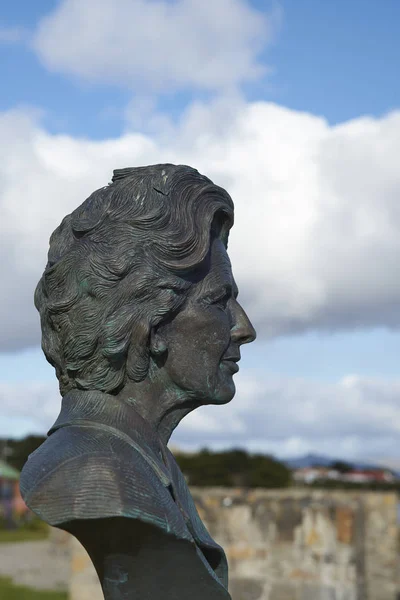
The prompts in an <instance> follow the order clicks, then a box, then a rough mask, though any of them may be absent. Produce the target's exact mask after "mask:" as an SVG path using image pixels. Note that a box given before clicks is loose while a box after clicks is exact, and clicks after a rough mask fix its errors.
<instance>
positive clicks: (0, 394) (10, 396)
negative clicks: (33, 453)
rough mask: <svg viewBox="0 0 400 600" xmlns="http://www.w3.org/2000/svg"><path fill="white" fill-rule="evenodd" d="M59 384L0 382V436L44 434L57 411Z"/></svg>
mask: <svg viewBox="0 0 400 600" xmlns="http://www.w3.org/2000/svg"><path fill="white" fill-rule="evenodd" d="M60 400H61V398H60V394H59V391H58V383H57V381H56V380H54V381H53V382H51V383H48V382H43V383H40V382H37V381H30V382H28V383H25V382H24V383H5V382H0V437H2V438H4V437H22V436H24V435H31V434H38V435H45V434H46V432H47V431H48V430H49V429H50V427H51V425H52V424H53V423H54V421H55V420H56V418H57V415H58V413H59V412H60Z"/></svg>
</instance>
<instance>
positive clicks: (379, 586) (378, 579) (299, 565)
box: [192, 489, 397, 600]
mask: <svg viewBox="0 0 400 600" xmlns="http://www.w3.org/2000/svg"><path fill="white" fill-rule="evenodd" d="M192 492H193V495H194V498H195V500H196V504H197V506H198V509H199V512H200V513H201V516H202V518H203V520H204V522H205V523H206V525H207V527H208V529H209V531H210V533H211V535H212V536H213V537H214V538H215V539H216V540H217V541H218V542H219V543H220V544H221V545H222V546H223V547H224V549H225V551H226V553H227V557H228V562H229V567H230V591H231V594H232V598H233V600H395V598H396V588H397V585H396V578H397V497H396V495H395V494H379V493H365V494H360V493H358V494H356V493H351V492H343V491H342V492H328V491H310V490H309V489H305V490H298V489H288V490H278V491H270V490H268V491H266V490H260V491H243V490H223V489H207V490H192Z"/></svg>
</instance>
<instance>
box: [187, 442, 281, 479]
mask: <svg viewBox="0 0 400 600" xmlns="http://www.w3.org/2000/svg"><path fill="white" fill-rule="evenodd" d="M176 460H177V462H178V464H179V466H180V468H181V470H182V472H183V474H184V475H185V476H186V478H187V480H188V482H189V484H190V485H193V486H223V487H251V488H255V487H263V488H280V487H287V486H288V485H290V482H291V473H290V470H289V469H288V468H287V467H286V466H285V465H284V464H282V463H280V462H279V461H277V460H275V459H274V458H272V457H270V456H265V455H263V454H248V453H247V452H246V451H245V450H227V451H225V452H212V451H210V450H201V451H200V452H198V453H196V454H176Z"/></svg>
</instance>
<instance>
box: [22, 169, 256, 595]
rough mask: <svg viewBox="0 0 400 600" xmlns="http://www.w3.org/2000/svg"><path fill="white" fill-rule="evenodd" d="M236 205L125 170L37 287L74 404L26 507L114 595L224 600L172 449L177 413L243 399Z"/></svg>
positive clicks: (218, 191) (146, 172)
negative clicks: (233, 236)
mask: <svg viewBox="0 0 400 600" xmlns="http://www.w3.org/2000/svg"><path fill="white" fill-rule="evenodd" d="M232 224H233V203H232V200H231V198H230V196H229V194H228V193H227V192H226V191H225V190H224V189H222V188H220V187H219V186H217V185H215V184H214V183H213V182H212V181H211V180H210V179H208V178H207V177H205V176H203V175H201V174H200V173H198V171H196V170H195V169H192V168H191V167H187V166H184V165H177V166H176V165H171V164H164V165H153V166H149V167H137V168H129V169H120V170H116V171H114V177H113V180H112V183H111V184H110V185H108V186H105V187H103V188H101V189H99V190H97V191H95V192H94V193H93V194H92V195H91V196H90V197H89V198H88V199H87V200H85V202H83V204H82V205H81V206H79V207H78V208H77V209H76V210H75V211H73V212H72V213H71V214H70V215H67V216H66V217H65V218H64V219H63V221H62V223H61V225H60V226H59V227H58V228H57V229H56V230H55V232H54V233H53V235H52V236H51V240H50V249H49V254H48V263H47V266H46V269H45V271H44V273H43V276H42V278H41V280H40V282H39V284H38V286H37V289H36V293H35V305H36V307H37V309H38V310H39V312H40V317H41V326H42V347H43V350H44V352H45V355H46V358H47V360H48V361H49V362H50V363H51V364H52V365H53V366H54V367H55V370H56V375H57V377H58V379H59V383H60V392H61V395H62V397H63V400H62V407H61V412H60V415H59V417H58V419H57V421H56V422H55V424H54V425H53V427H52V428H51V429H50V431H49V434H48V438H47V440H46V441H45V442H44V444H42V446H40V448H39V449H38V450H37V451H36V452H34V453H33V454H32V455H31V456H30V458H29V460H28V462H27V463H26V465H25V467H24V469H23V472H22V475H21V491H22V494H23V496H24V498H25V501H26V502H27V504H28V506H30V507H31V509H32V510H33V511H34V512H36V513H37V514H38V515H39V516H40V517H41V518H42V519H44V520H45V521H47V522H48V523H50V524H51V525H54V526H56V527H60V528H61V529H65V530H67V531H70V532H71V533H72V534H73V535H75V536H76V537H77V538H78V540H80V542H81V543H82V544H83V545H84V546H85V548H86V549H87V551H88V552H89V555H90V557H91V559H92V561H93V564H94V566H95V568H96V570H97V573H98V575H99V578H100V581H101V584H102V587H103V592H104V596H105V598H106V600H128V599H129V600H133V599H136V598H138V599H139V598H140V599H142V598H149V599H154V600H155V599H159V598H163V599H165V600H181V599H182V600H183V599H185V600H186V599H187V598H188V597H189V598H191V600H200V599H201V600H204V598H208V599H209V600H214V599H215V600H217V599H221V600H228V599H229V597H230V596H229V593H228V591H227V586H228V572H227V563H226V558H225V554H224V552H223V550H222V548H221V547H220V546H218V544H216V543H215V542H214V540H213V539H212V538H211V537H210V535H209V534H208V532H207V530H206V528H205V527H204V525H203V523H202V521H201V519H200V517H199V515H198V513H197V510H196V508H195V505H194V502H193V500H192V497H191V495H190V492H189V489H188V487H187V484H186V481H185V478H184V477H183V475H182V473H181V472H180V469H179V467H178V465H177V463H176V462H175V460H174V457H173V456H172V454H171V452H170V451H169V450H168V447H167V443H168V440H169V438H170V436H171V433H172V431H173V430H174V429H175V427H176V426H177V425H178V423H179V422H180V421H181V419H182V418H183V417H184V416H185V415H187V414H188V413H189V412H191V411H192V410H194V409H195V408H197V407H199V406H202V405H205V404H225V403H227V402H229V401H230V400H231V399H232V398H233V396H234V393H235V386H234V383H233V375H234V373H235V372H236V371H237V369H238V367H237V362H238V360H239V359H240V350H239V348H240V346H241V345H242V344H243V343H246V342H250V341H252V340H253V339H254V338H255V332H254V329H253V327H252V325H251V323H250V322H249V320H248V318H247V316H246V314H245V312H244V311H243V309H242V307H241V306H240V304H239V303H238V302H237V299H236V284H235V282H234V278H233V275H232V270H231V265H230V262H229V258H228V255H227V240H228V233H229V229H230V228H231V226H232Z"/></svg>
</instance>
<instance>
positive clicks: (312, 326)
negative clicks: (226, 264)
mask: <svg viewBox="0 0 400 600" xmlns="http://www.w3.org/2000/svg"><path fill="white" fill-rule="evenodd" d="M399 134H400V112H394V113H392V114H389V115H387V116H385V117H382V118H380V119H372V118H360V119H356V120H353V121H350V122H348V123H344V124H342V125H340V126H336V127H330V126H329V125H328V124H327V123H326V122H325V121H324V120H323V119H320V118H317V117H315V116H312V115H308V114H304V113H299V112H296V111H292V110H288V109H285V108H282V107H280V106H277V105H274V104H269V103H265V102H259V103H253V104H246V103H244V102H242V103H241V102H240V101H239V100H237V101H236V102H235V103H234V104H229V103H227V101H224V100H221V99H220V100H218V101H216V102H215V103H214V104H211V105H202V104H199V103H197V104H194V105H192V106H191V107H190V108H189V109H188V110H187V111H186V113H185V114H184V115H183V117H182V119H181V122H180V124H179V125H178V126H176V127H174V126H173V125H171V124H169V126H168V127H165V128H160V129H159V130H158V133H157V134H155V133H154V134H152V135H150V134H148V135H142V134H137V133H126V134H125V135H123V136H121V137H120V138H117V139H110V140H104V141H99V142H97V141H90V140H85V139H77V138H73V137H71V136H65V135H64V136H60V135H58V136H57V135H51V134H49V133H48V132H46V131H45V130H44V129H43V127H42V126H41V125H40V121H39V119H38V117H37V115H34V114H27V113H26V112H25V111H22V110H21V111H11V112H9V113H2V114H0V140H1V142H0V144H1V148H2V153H1V154H2V156H3V159H2V162H1V164H0V214H1V219H0V234H1V238H2V243H3V246H4V250H3V260H2V261H1V264H0V277H1V281H2V282H5V289H4V292H3V293H2V294H1V295H0V323H1V327H0V348H1V349H2V350H11V349H18V348H22V347H24V346H27V345H31V344H35V343H38V340H39V331H38V319H37V316H36V315H35V311H34V309H33V307H32V294H33V290H34V285H35V283H36V281H37V280H38V278H39V277H40V274H41V271H42V269H43V267H44V265H45V263H46V252H47V247H48V239H49V236H50V233H51V232H52V231H53V229H54V228H55V227H56V226H57V225H58V224H59V222H60V221H61V219H62V217H63V216H64V215H65V214H66V213H68V212H70V211H71V210H73V209H74V208H75V207H76V206H77V205H79V204H80V203H81V202H82V201H83V200H84V199H85V198H86V197H87V196H88V195H89V193H90V192H91V191H93V189H96V188H97V187H101V186H102V185H104V184H106V183H107V181H109V179H110V176H111V172H112V169H113V168H115V167H123V166H129V165H141V164H142V165H143V164H151V163H156V162H184V163H186V164H190V165H193V166H195V167H196V168H198V169H199V170H200V171H202V172H204V173H205V174H207V175H209V176H210V177H211V178H213V179H214V180H215V182H216V183H218V184H221V185H223V186H226V187H227V189H228V190H229V192H230V193H231V195H232V196H233V198H234V200H235V204H236V225H235V227H234V229H233V231H232V234H231V241H230V254H231V257H232V262H233V267H234V270H235V274H236V277H237V279H238V283H239V286H240V288H241V293H242V299H243V301H244V304H245V306H246V308H247V309H248V312H249V314H250V316H251V317H252V319H253V320H254V321H255V324H256V327H257V328H258V330H259V334H260V335H261V337H262V336H268V335H284V334H286V333H288V332H291V333H293V332H296V331H306V330H318V329H319V330H339V329H342V330H346V329H352V328H368V327H376V326H386V327H389V328H398V327H399V324H400V311H399V310H398V306H399V303H400V279H399V278H398V256H399V253H400V235H399V231H400V211H399V210H398V197H399V194H400V172H399V170H398V165H397V156H398V154H399V151H400V141H399V140H400V135H399Z"/></svg>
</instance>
